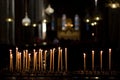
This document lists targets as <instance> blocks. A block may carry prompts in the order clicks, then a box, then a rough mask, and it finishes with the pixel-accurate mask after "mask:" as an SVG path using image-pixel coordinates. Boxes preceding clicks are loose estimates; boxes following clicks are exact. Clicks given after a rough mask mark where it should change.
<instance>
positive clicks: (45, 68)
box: [44, 50, 47, 71]
mask: <svg viewBox="0 0 120 80" xmlns="http://www.w3.org/2000/svg"><path fill="white" fill-rule="evenodd" d="M46 53H47V50H45V56H44V57H45V58H44V59H45V63H44V64H45V65H44V67H45V68H44V69H45V71H46Z"/></svg>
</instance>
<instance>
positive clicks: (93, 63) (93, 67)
mask: <svg viewBox="0 0 120 80" xmlns="http://www.w3.org/2000/svg"><path fill="white" fill-rule="evenodd" d="M92 70H94V50H92Z"/></svg>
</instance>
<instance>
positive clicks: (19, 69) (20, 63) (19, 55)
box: [19, 52, 21, 71]
mask: <svg viewBox="0 0 120 80" xmlns="http://www.w3.org/2000/svg"><path fill="white" fill-rule="evenodd" d="M19 70H20V71H21V52H19Z"/></svg>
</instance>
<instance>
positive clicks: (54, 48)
mask: <svg viewBox="0 0 120 80" xmlns="http://www.w3.org/2000/svg"><path fill="white" fill-rule="evenodd" d="M54 53H55V48H53V52H52V54H53V64H52V65H53V71H54Z"/></svg>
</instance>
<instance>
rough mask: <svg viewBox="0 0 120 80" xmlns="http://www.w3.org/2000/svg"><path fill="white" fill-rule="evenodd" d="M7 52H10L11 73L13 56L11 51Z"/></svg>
mask: <svg viewBox="0 0 120 80" xmlns="http://www.w3.org/2000/svg"><path fill="white" fill-rule="evenodd" d="M9 51H10V71H13V54H12V50H11V49H10V50H9Z"/></svg>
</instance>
